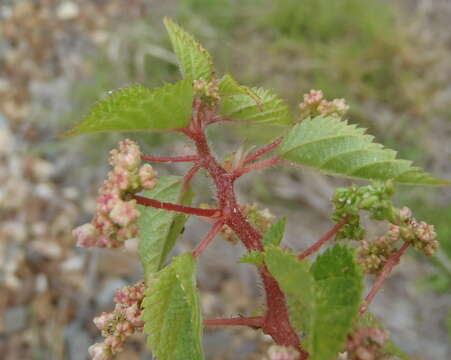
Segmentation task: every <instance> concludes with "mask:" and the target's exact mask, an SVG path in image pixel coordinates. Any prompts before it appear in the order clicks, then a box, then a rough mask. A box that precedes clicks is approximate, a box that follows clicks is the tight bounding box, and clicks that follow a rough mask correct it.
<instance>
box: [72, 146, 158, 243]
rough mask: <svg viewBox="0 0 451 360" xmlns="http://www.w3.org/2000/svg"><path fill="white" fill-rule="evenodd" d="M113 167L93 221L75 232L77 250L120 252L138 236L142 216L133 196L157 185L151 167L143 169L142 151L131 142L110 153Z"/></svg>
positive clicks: (103, 187)
mask: <svg viewBox="0 0 451 360" xmlns="http://www.w3.org/2000/svg"><path fill="white" fill-rule="evenodd" d="M110 164H111V166H112V167H113V170H112V171H111V172H110V173H109V174H108V177H107V179H106V180H105V181H104V183H103V185H102V187H101V188H100V189H99V194H98V197H97V208H96V214H95V216H94V218H93V220H92V221H91V222H90V223H87V224H84V225H81V226H79V227H77V228H76V229H74V230H73V235H74V237H75V238H76V239H77V245H78V246H81V247H101V248H117V247H120V246H121V245H122V244H123V243H124V241H125V240H128V239H130V238H133V237H135V236H137V234H138V227H137V225H136V221H137V220H138V218H139V215H140V214H139V211H138V209H137V204H136V200H133V199H131V195H133V194H136V193H138V192H140V191H142V190H150V189H153V188H154V187H155V186H156V185H157V183H158V179H157V178H156V175H157V173H156V171H155V170H154V169H153V168H152V166H151V165H149V164H144V165H141V151H140V149H139V146H138V145H137V144H136V143H135V142H133V141H131V140H124V141H121V142H120V143H119V149H114V150H112V151H111V153H110Z"/></svg>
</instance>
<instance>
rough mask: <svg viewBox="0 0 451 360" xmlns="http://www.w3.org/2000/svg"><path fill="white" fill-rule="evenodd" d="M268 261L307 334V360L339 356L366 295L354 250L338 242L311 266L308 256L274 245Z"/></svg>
mask: <svg viewBox="0 0 451 360" xmlns="http://www.w3.org/2000/svg"><path fill="white" fill-rule="evenodd" d="M265 263H266V265H267V267H268V269H269V271H270V272H271V274H273V276H274V277H275V278H276V280H277V282H278V283H279V285H280V287H281V288H282V290H283V292H284V293H285V295H286V297H287V303H288V309H289V314H290V319H291V321H292V324H293V326H294V327H295V328H296V329H297V330H298V331H302V332H303V333H304V334H305V337H304V338H303V340H302V344H303V346H304V347H305V348H306V349H307V350H308V351H309V353H310V357H309V359H312V360H332V359H335V358H336V356H337V354H338V353H339V352H340V351H342V349H343V346H344V344H345V341H346V336H347V334H348V333H349V331H350V329H351V327H352V321H353V319H354V317H355V316H356V315H357V313H358V310H359V304H360V302H361V297H362V291H363V276H362V274H361V272H360V269H359V268H358V266H357V264H356V262H355V258H354V251H353V250H351V249H349V248H346V247H344V246H340V245H336V246H334V247H333V248H332V249H329V250H327V251H326V252H325V253H324V254H323V255H320V256H318V258H317V260H316V262H315V263H314V264H313V265H312V266H311V267H310V266H309V263H308V262H307V261H306V260H303V261H300V260H298V259H297V257H296V256H295V255H293V254H289V253H287V252H284V251H282V250H281V249H280V248H276V247H274V246H270V247H269V248H268V249H267V250H266V252H265Z"/></svg>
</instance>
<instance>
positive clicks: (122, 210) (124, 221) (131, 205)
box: [110, 200, 140, 227]
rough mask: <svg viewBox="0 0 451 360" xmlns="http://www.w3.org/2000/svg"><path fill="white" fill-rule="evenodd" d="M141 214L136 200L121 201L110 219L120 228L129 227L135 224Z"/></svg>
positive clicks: (114, 208)
mask: <svg viewBox="0 0 451 360" xmlns="http://www.w3.org/2000/svg"><path fill="white" fill-rule="evenodd" d="M139 215H140V213H139V211H138V209H137V207H136V201H135V200H129V201H122V200H119V201H117V202H116V204H115V205H114V207H113V210H111V212H110V218H111V220H113V221H114V222H115V223H116V224H117V225H119V226H124V227H125V226H128V225H130V224H131V223H133V222H135V221H136V220H137V219H138V217H139Z"/></svg>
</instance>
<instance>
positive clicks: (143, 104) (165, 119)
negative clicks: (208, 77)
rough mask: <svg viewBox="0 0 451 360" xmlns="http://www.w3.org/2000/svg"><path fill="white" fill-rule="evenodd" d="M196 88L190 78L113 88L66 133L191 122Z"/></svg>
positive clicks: (180, 125)
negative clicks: (158, 85) (151, 86)
mask: <svg viewBox="0 0 451 360" xmlns="http://www.w3.org/2000/svg"><path fill="white" fill-rule="evenodd" d="M193 97H194V91H193V87H192V84H191V81H189V80H182V81H180V82H178V83H176V84H167V85H165V86H163V87H161V88H157V89H154V90H149V89H147V88H146V87H144V86H141V85H133V86H130V87H128V88H124V89H119V90H117V91H114V92H113V93H112V94H111V95H109V96H108V97H107V98H106V99H104V100H101V101H99V102H97V104H96V105H95V106H94V107H93V108H92V110H91V112H90V113H89V114H88V115H87V116H86V117H85V119H84V120H83V121H82V122H80V123H79V124H77V125H76V126H75V127H74V128H73V129H72V130H71V131H69V132H67V133H66V134H64V135H63V136H72V135H78V134H85V133H92V132H99V131H165V130H166V131H168V130H174V129H179V128H184V127H186V126H187V125H188V123H189V120H190V117H191V111H192V101H193Z"/></svg>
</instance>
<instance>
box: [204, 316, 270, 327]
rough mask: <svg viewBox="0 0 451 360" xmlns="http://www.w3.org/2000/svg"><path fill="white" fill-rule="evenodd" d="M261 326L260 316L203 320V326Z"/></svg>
mask: <svg viewBox="0 0 451 360" xmlns="http://www.w3.org/2000/svg"><path fill="white" fill-rule="evenodd" d="M262 325H263V317H261V316H257V317H239V318H231V319H209V320H204V326H251V327H254V328H261V327H262Z"/></svg>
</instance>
